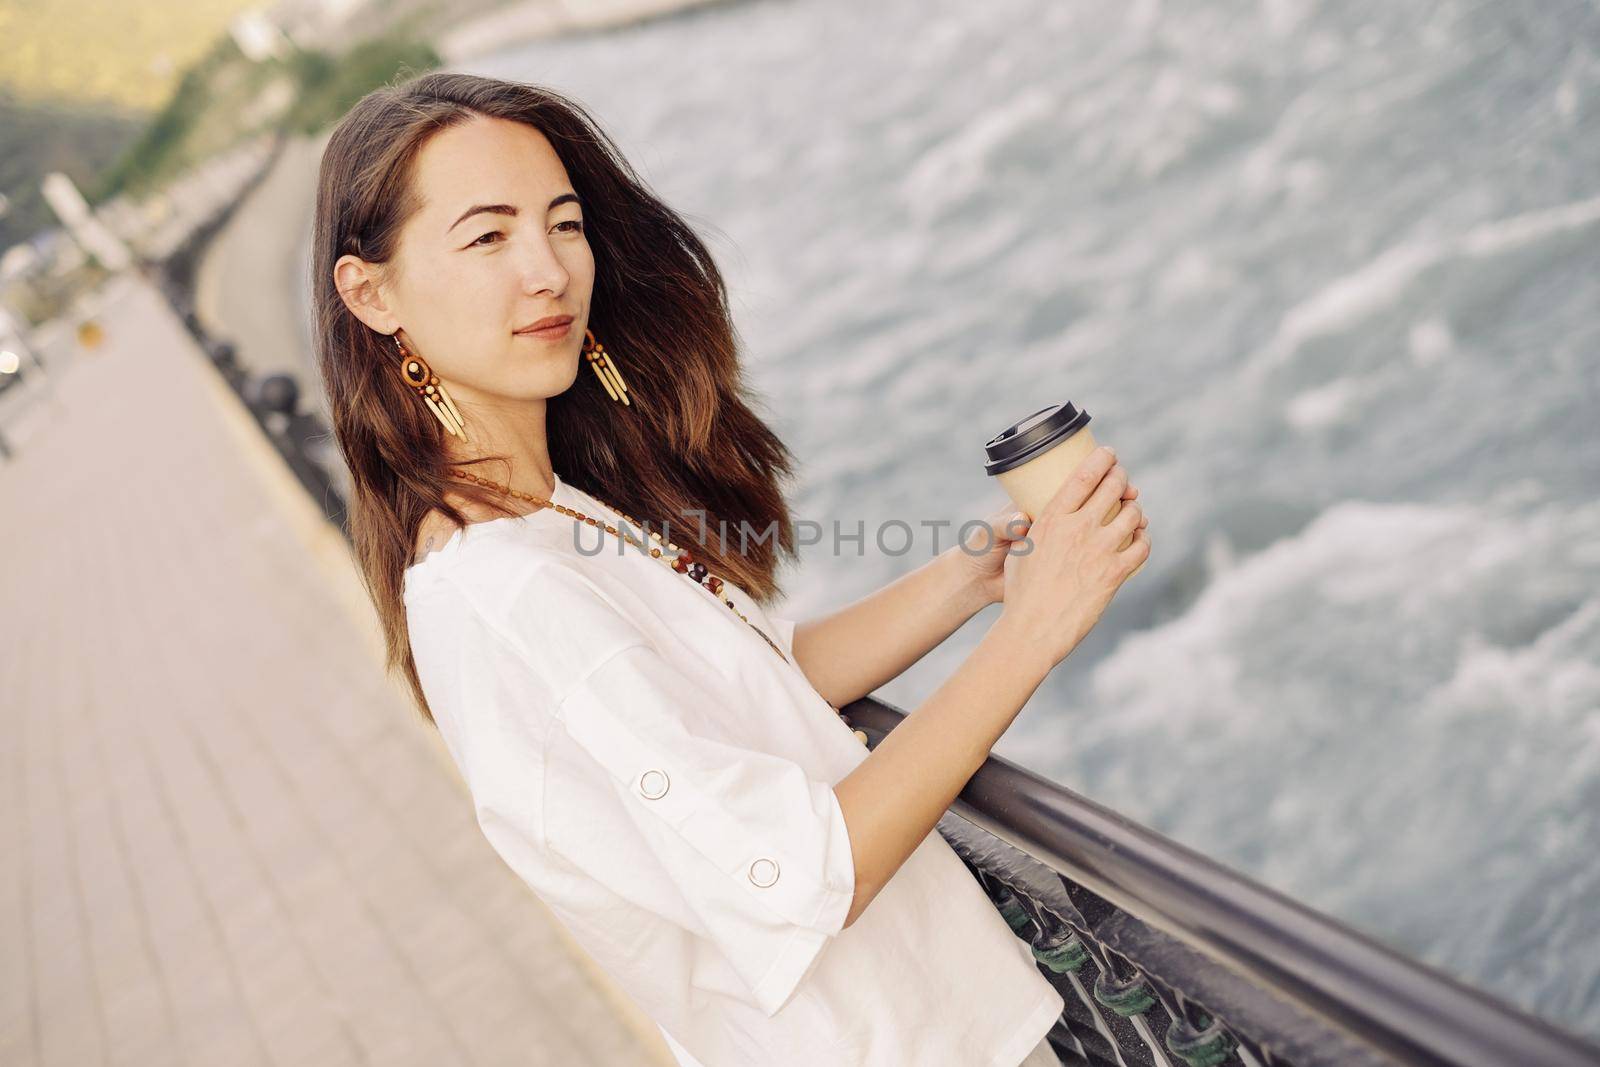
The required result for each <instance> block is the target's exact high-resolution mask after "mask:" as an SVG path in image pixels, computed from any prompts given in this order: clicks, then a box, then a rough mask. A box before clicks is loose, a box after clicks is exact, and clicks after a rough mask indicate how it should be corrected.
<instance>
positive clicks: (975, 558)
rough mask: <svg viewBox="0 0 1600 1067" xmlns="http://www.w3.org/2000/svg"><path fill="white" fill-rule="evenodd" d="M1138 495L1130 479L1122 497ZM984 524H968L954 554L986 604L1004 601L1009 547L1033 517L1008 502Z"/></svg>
mask: <svg viewBox="0 0 1600 1067" xmlns="http://www.w3.org/2000/svg"><path fill="white" fill-rule="evenodd" d="M1138 495H1139V490H1138V489H1137V488H1136V487H1135V486H1134V485H1133V484H1132V483H1129V485H1128V487H1127V488H1126V489H1124V490H1123V491H1122V497H1121V499H1122V500H1123V501H1129V500H1133V499H1134V498H1135V497H1137V496H1138ZM1149 521H1150V517H1149V516H1148V515H1142V516H1140V518H1139V525H1138V527H1137V528H1138V529H1140V530H1142V529H1144V528H1145V526H1146V524H1148V523H1149ZM984 524H985V526H987V529H984V528H983V527H979V526H969V527H968V528H967V536H966V538H965V539H964V540H962V542H961V543H960V544H958V545H957V546H956V548H955V554H956V560H957V562H958V565H959V566H960V567H961V568H962V573H963V575H964V579H963V580H964V581H965V582H966V584H967V588H968V589H969V590H970V591H971V593H972V596H973V599H974V601H975V602H976V603H978V604H980V605H984V606H987V605H989V604H1001V603H1004V602H1005V590H1006V571H1005V568H1006V561H1007V560H1008V559H1010V558H1012V557H1011V552H1010V548H1011V546H1012V545H1013V544H1015V543H1016V542H1017V541H1020V540H1022V539H1023V538H1024V537H1026V536H1027V535H1028V531H1029V530H1030V529H1031V528H1032V525H1033V520H1031V519H1030V518H1029V517H1028V514H1027V512H1025V511H1022V510H1020V509H1018V508H1017V507H1016V506H1015V505H1013V504H1011V503H1009V502H1008V503H1007V504H1006V506H1005V507H1003V508H1000V509H999V510H998V511H995V512H994V513H993V514H991V515H990V516H989V517H988V518H987V519H985V520H984ZM991 533H992V536H991ZM986 546H987V547H986Z"/></svg>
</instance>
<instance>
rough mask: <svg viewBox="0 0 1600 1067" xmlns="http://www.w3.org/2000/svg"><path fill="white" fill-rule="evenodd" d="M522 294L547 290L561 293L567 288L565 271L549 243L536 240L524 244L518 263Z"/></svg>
mask: <svg viewBox="0 0 1600 1067" xmlns="http://www.w3.org/2000/svg"><path fill="white" fill-rule="evenodd" d="M518 266H519V268H520V269H521V271H522V288H523V291H524V292H528V293H537V292H541V291H543V290H546V289H549V290H551V291H552V292H557V293H559V292H561V291H562V290H563V289H565V288H566V287H567V269H566V268H565V267H564V266H562V265H561V258H560V257H559V256H557V255H556V253H555V249H554V248H552V247H551V245H550V242H549V241H540V240H538V239H535V240H532V241H529V242H527V243H526V245H525V247H524V249H523V252H522V256H521V259H520V262H519V264H518Z"/></svg>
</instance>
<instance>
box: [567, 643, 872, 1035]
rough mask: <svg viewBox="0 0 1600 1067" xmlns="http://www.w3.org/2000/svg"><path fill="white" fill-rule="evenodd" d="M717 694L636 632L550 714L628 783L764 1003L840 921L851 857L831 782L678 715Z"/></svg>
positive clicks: (649, 827)
mask: <svg viewBox="0 0 1600 1067" xmlns="http://www.w3.org/2000/svg"><path fill="white" fill-rule="evenodd" d="M717 700H718V697H717V695H716V694H714V693H713V691H712V690H710V689H709V688H707V687H705V686H702V685H701V684H699V683H697V682H696V681H695V680H694V679H692V678H691V677H690V676H689V675H688V674H687V673H685V672H684V670H683V669H681V668H679V667H678V666H676V665H675V664H672V663H670V662H668V661H667V660H666V659H665V658H664V657H663V656H661V655H660V654H659V653H658V652H656V651H655V649H654V648H653V647H652V646H650V645H647V644H638V645H632V646H629V647H626V648H623V649H621V650H619V651H617V652H615V653H613V654H612V655H611V656H610V657H609V658H608V659H606V660H605V661H604V662H603V663H602V664H600V666H599V667H597V668H596V669H595V670H593V671H592V672H591V673H590V674H589V675H588V676H587V677H586V678H585V679H584V681H583V682H582V683H580V684H579V685H578V686H576V687H575V688H574V689H573V690H572V691H571V692H569V693H568V695H567V696H566V698H565V699H564V700H563V701H562V702H561V705H560V708H559V710H558V720H559V725H560V728H561V729H563V730H565V731H566V733H567V734H568V736H570V737H571V738H572V740H573V741H575V742H576V743H577V745H578V746H579V747H580V748H581V749H582V750H583V751H584V752H586V753H587V754H588V755H589V756H590V757H592V758H593V760H594V762H595V764H596V765H597V766H598V767H600V768H602V769H603V770H604V772H605V773H606V774H607V775H609V776H610V778H611V779H612V781H613V783H614V785H615V787H616V788H617V789H619V790H622V791H625V794H626V796H625V799H624V805H625V810H626V811H627V813H628V816H629V818H630V819H632V820H633V822H634V824H635V825H636V826H638V828H639V829H640V830H641V831H642V833H643V836H644V838H645V840H646V841H647V842H648V843H649V847H650V848H651V850H652V852H654V854H655V857H656V859H657V860H658V861H659V862H660V864H661V866H662V868H663V869H665V870H667V871H668V872H669V873H670V876H671V878H672V879H673V881H674V883H675V884H676V887H677V889H678V891H679V892H681V893H682V895H683V896H684V898H685V899H686V900H687V901H688V902H689V904H690V906H691V907H692V908H693V909H694V910H695V912H696V913H697V914H698V916H699V917H700V919H701V920H702V921H703V923H704V925H705V930H706V932H707V933H708V934H709V936H710V937H711V939H712V940H713V941H714V942H715V943H716V945H717V946H718V948H719V949H720V950H721V952H722V953H723V954H724V956H725V957H726V958H727V960H728V961H729V963H730V964H731V965H732V967H733V968H734V970H735V971H736V972H737V973H738V974H739V976H740V978H741V979H742V981H743V983H744V984H745V986H746V987H747V988H748V989H749V992H750V996H751V999H752V1001H753V1002H754V1003H755V1004H756V1005H757V1006H758V1007H759V1008H760V1009H761V1010H762V1011H763V1012H764V1013H765V1014H766V1015H768V1016H771V1015H774V1014H776V1013H777V1011H778V1010H779V1009H780V1008H782V1007H783V1005H784V1004H785V1003H786V1002H787V1001H788V1000H789V998H790V996H791V995H792V994H793V993H794V990H795V988H796V987H797V986H798V985H799V984H800V982H801V981H802V980H803V979H804V978H805V977H806V975H808V974H809V973H810V971H811V968H812V967H813V966H814V965H815V963H816V960H817V958H818V957H819V955H820V954H821V952H822V950H823V948H824V947H825V946H826V944H827V942H828V941H829V939H831V938H832V937H834V936H835V935H836V934H838V933H839V931H840V930H841V929H843V927H844V920H845V917H846V915H847V913H848V912H849V910H850V904H851V901H852V899H853V897H854V892H855V864H854V857H853V856H852V854H851V850H850V836H849V833H848V830H847V829H846V826H845V821H844V814H843V812H842V810H841V809H840V807H839V800H838V797H837V796H836V795H835V793H834V791H833V787H832V786H831V785H829V784H828V783H827V782H824V781H820V780H818V779H815V778H812V777H810V776H809V775H808V774H807V773H806V771H805V770H804V769H803V768H801V767H800V766H799V765H798V764H796V763H794V762H792V761H790V760H787V759H784V758H783V757H781V756H776V755H772V754H770V753H766V752H761V751H756V750H753V749H749V748H745V747H742V746H739V745H736V744H730V743H726V742H723V741H718V740H712V739H709V738H706V737H698V736H695V735H693V734H691V733H690V732H689V731H688V730H687V729H686V728H685V726H684V722H683V719H682V717H681V716H680V714H679V713H678V709H680V708H682V707H686V706H698V707H704V706H706V705H707V704H708V703H715V702H716V701H717ZM725 710H726V714H729V715H734V714H737V710H738V709H736V708H731V707H730V708H727V709H725ZM558 840H559V836H558ZM552 847H557V845H556V842H552ZM581 847H582V849H583V850H584V851H589V850H592V849H604V848H606V847H607V842H604V841H596V840H584V841H583V842H582V845H581ZM558 850H559V849H558ZM567 858H568V859H569V860H572V861H574V862H580V861H581V860H582V858H583V857H581V856H579V857H567ZM597 866H602V867H605V866H609V865H597Z"/></svg>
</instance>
